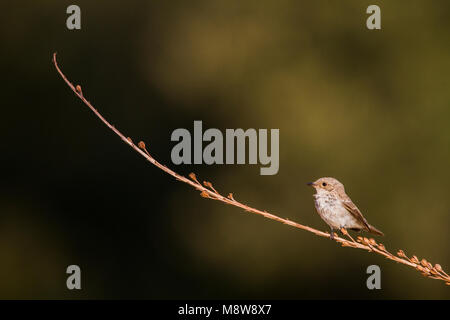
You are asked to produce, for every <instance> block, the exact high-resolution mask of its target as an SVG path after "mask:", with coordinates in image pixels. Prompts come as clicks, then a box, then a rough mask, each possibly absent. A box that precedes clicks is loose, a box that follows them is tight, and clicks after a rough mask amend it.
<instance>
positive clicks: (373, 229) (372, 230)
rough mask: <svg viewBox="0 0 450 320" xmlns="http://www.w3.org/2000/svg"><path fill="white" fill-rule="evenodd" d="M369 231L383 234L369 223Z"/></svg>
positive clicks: (378, 234) (379, 234)
mask: <svg viewBox="0 0 450 320" xmlns="http://www.w3.org/2000/svg"><path fill="white" fill-rule="evenodd" d="M368 231H369V232H370V233H373V234H376V235H377V236H384V233H383V232H381V231H380V230H378V229H377V228H375V227H374V226H372V225H370V224H369V230H368Z"/></svg>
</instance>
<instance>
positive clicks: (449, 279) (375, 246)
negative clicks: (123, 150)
mask: <svg viewBox="0 0 450 320" xmlns="http://www.w3.org/2000/svg"><path fill="white" fill-rule="evenodd" d="M53 64H54V65H55V68H56V70H57V71H58V73H59V74H60V76H61V78H62V79H63V80H64V81H65V82H66V83H67V85H68V86H69V87H70V89H72V91H73V92H74V93H75V94H76V95H77V97H78V98H80V99H81V101H83V103H84V104H85V105H86V106H88V107H89V109H91V110H92V112H94V114H95V115H96V116H97V117H98V118H99V119H100V120H101V121H102V122H103V123H104V124H105V125H106V126H107V127H108V128H110V129H111V130H112V131H113V132H114V133H115V134H116V135H118V136H119V137H120V138H121V139H122V141H123V142H125V143H126V144H128V145H129V146H130V147H131V148H133V149H134V151H136V152H137V153H139V154H140V155H141V156H143V157H144V158H145V159H146V160H147V161H149V162H150V163H151V164H153V165H155V166H156V167H158V168H159V169H161V170H162V171H164V172H166V173H168V174H169V175H171V176H172V177H174V178H175V179H177V180H178V181H181V182H184V183H186V184H188V185H190V186H191V187H193V188H195V189H197V190H198V191H200V195H201V196H202V197H204V198H208V199H212V200H217V201H220V202H223V203H226V204H229V205H232V206H235V207H238V208H241V209H243V210H245V211H247V212H251V213H254V214H257V215H261V216H263V217H264V218H267V219H271V220H275V221H278V222H281V223H283V224H287V225H290V226H292V227H294V228H297V229H302V230H305V231H308V232H311V233H314V234H315V235H317V236H319V237H324V238H330V234H329V233H327V232H323V231H320V230H317V229H314V228H311V227H308V226H305V225H302V224H300V223H297V222H294V221H291V220H289V219H284V218H281V217H279V216H276V215H274V214H271V213H269V212H267V211H262V210H259V209H256V208H253V207H250V206H248V205H246V204H244V203H242V202H239V201H236V200H235V199H234V197H233V194H232V193H230V194H229V195H228V197H225V196H223V195H222V194H220V193H219V192H217V191H216V189H214V187H213V186H212V184H211V182H207V181H204V182H203V185H202V184H201V183H200V182H199V181H198V180H197V177H196V176H195V174H194V173H191V174H189V178H190V179H188V178H186V177H184V176H182V175H179V174H178V173H176V172H175V171H173V170H171V169H169V168H168V167H166V166H164V165H162V164H161V163H159V162H158V161H156V160H155V159H154V158H153V157H152V156H151V155H150V153H149V152H148V150H147V149H146V146H145V143H144V142H142V141H140V142H139V143H138V144H137V145H136V144H135V143H134V142H133V140H132V139H131V138H129V137H126V136H125V135H123V134H122V133H121V132H120V131H119V130H117V129H116V128H115V127H114V126H113V125H111V124H110V123H109V122H108V121H107V120H106V119H105V118H103V116H102V115H101V114H100V113H99V112H98V111H97V109H95V108H94V107H93V106H92V105H91V103H90V102H89V101H88V100H87V99H86V98H85V97H84V95H83V91H82V89H81V86H80V85H77V86H74V85H73V84H72V83H71V82H70V81H69V80H68V79H67V77H66V76H65V75H64V73H63V72H62V71H61V69H60V68H59V66H58V63H57V61H56V53H54V54H53ZM344 230H345V229H344ZM344 230H342V231H343V234H344V235H345V236H347V237H349V238H350V240H347V239H345V238H341V237H339V236H337V235H336V236H334V240H335V241H336V242H338V243H340V244H341V245H342V246H343V247H350V248H356V249H363V250H367V251H369V252H374V253H377V254H379V255H382V256H384V257H385V258H387V259H389V260H392V261H395V262H398V263H402V264H404V265H407V266H410V267H412V268H415V269H416V270H417V271H419V272H420V273H422V275H424V276H426V277H428V278H431V279H437V280H442V281H445V283H446V284H447V285H450V276H449V275H448V274H447V273H446V272H445V271H444V270H442V267H441V266H440V265H439V264H435V265H432V264H431V263H429V262H428V261H427V260H425V259H422V260H420V261H419V259H418V258H417V257H416V256H412V257H411V258H408V256H406V254H405V253H404V251H403V250H399V251H398V252H397V255H394V254H392V253H390V252H389V251H387V250H386V248H385V247H384V245H383V244H382V243H377V242H376V241H375V240H374V239H372V238H370V239H368V238H366V237H357V240H356V241H355V240H354V239H353V238H352V237H351V236H350V235H349V234H348V232H347V231H344Z"/></svg>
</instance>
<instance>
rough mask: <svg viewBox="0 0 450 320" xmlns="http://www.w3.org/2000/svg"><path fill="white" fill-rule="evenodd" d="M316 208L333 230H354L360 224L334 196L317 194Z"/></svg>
mask: <svg viewBox="0 0 450 320" xmlns="http://www.w3.org/2000/svg"><path fill="white" fill-rule="evenodd" d="M314 197H315V201H314V203H315V207H316V210H317V213H318V214H319V215H320V217H321V218H322V219H323V220H324V221H325V222H326V223H327V224H328V225H329V226H331V227H332V228H334V229H339V228H341V227H346V228H352V227H357V226H359V223H358V222H357V221H356V219H355V218H354V217H353V216H352V214H351V213H349V212H348V211H347V209H346V208H345V207H344V206H343V205H342V202H341V201H340V200H339V199H338V198H337V197H336V196H334V195H332V194H326V195H321V194H315V195H314Z"/></svg>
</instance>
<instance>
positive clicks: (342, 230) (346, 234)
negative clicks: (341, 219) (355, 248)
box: [341, 227, 356, 242]
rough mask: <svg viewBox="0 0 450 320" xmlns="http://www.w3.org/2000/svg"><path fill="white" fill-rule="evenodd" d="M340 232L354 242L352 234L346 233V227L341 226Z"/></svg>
mask: <svg viewBox="0 0 450 320" xmlns="http://www.w3.org/2000/svg"><path fill="white" fill-rule="evenodd" d="M341 232H342V234H343V235H344V236H347V237H349V238H350V239H351V240H352V241H353V242H356V241H355V239H353V238H352V236H351V235H350V233H348V231H347V229H345V228H343V227H342V228H341Z"/></svg>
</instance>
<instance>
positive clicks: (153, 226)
mask: <svg viewBox="0 0 450 320" xmlns="http://www.w3.org/2000/svg"><path fill="white" fill-rule="evenodd" d="M72 3H76V4H78V5H79V6H80V7H81V10H82V29H81V30H80V31H69V30H68V29H67V28H66V26H65V21H66V18H67V14H66V8H67V6H68V5H70V4H72ZM370 4H378V5H379V6H380V7H381V15H382V29H381V30H379V31H370V30H368V29H367V28H366V26H365V21H366V18H367V16H368V15H367V14H366V13H365V11H366V8H367V6H368V5H370ZM449 12H450V3H449V2H448V1H437V0H435V1H425V0H421V1H375V2H374V1H370V2H369V1H359V0H352V1H350V0H346V1H325V0H320V1H298V0H291V1H244V2H237V1H236V2H234V1H206V0H205V1H164V2H163V1H152V2H150V1H149V2H144V1H120V2H119V1H76V2H72V1H15V2H10V3H8V4H6V3H5V4H4V5H3V8H2V10H1V14H0V15H1V19H0V36H1V57H2V59H1V62H0V68H1V69H0V70H1V75H2V80H1V88H2V90H1V106H2V115H1V119H2V121H1V127H0V134H1V137H2V148H1V156H0V164H1V168H2V174H1V178H0V297H1V298H151V299H160V298H178V299H187V298H194V299H195V298H217V299H221V298H275V299H281V298H286V299H297V298H401V299H409V298H450V287H448V286H446V285H445V284H444V283H442V282H438V281H435V280H430V279H426V278H424V277H422V276H421V275H420V273H418V272H416V271H415V270H413V269H412V268H408V267H406V266H403V265H399V264H396V263H394V262H391V261H387V260H386V259H384V258H382V257H381V256H378V255H374V254H369V253H366V252H364V251H359V250H354V249H348V248H341V247H339V246H338V245H336V244H335V243H334V242H332V241H329V240H326V239H322V238H319V237H317V236H314V235H312V234H310V233H308V232H304V231H301V230H296V229H294V228H291V227H289V226H286V225H283V224H281V223H276V222H273V221H269V220H267V219H263V218H262V217H259V216H255V215H252V214H249V213H245V212H242V211H241V210H238V209H236V208H233V207H230V206H225V205H223V204H221V203H219V202H214V201H209V200H205V199H202V198H201V197H199V196H198V193H197V192H196V191H194V190H193V189H191V188H189V187H188V186H187V185H184V184H181V183H178V182H176V181H175V180H174V179H173V178H171V177H169V176H168V175H166V174H165V173H163V172H162V171H160V170H158V169H156V168H155V167H153V166H150V165H149V164H148V163H147V162H146V161H144V159H143V158H141V157H140V156H139V155H137V154H136V153H135V152H133V151H132V150H131V149H130V148H129V147H127V146H126V145H125V144H123V143H122V142H121V141H120V140H119V139H118V138H117V137H116V136H115V135H114V134H113V133H112V132H111V131H109V130H108V129H107V128H106V127H104V126H103V125H102V124H101V123H100V122H99V121H98V119H96V118H95V117H94V116H93V114H92V113H91V112H90V111H89V110H88V109H87V108H86V107H85V106H84V105H83V104H82V103H81V102H80V101H79V100H78V99H77V98H76V97H75V96H74V94H73V93H72V92H70V91H69V89H68V87H67V86H66V85H65V84H64V83H63V82H62V80H61V79H60V78H59V76H58V75H57V73H56V72H55V70H54V68H53V66H52V64H51V56H52V53H53V52H54V51H57V52H58V58H59V62H60V65H61V67H62V68H63V70H64V71H65V72H66V74H67V75H68V77H69V78H70V79H71V80H72V81H73V82H74V83H75V84H81V85H82V87H83V92H84V94H85V96H87V98H88V99H89V100H90V101H91V102H92V103H93V104H94V105H95V106H96V107H97V108H98V109H99V110H100V111H101V112H102V113H103V114H104V116H105V117H106V118H107V119H109V120H110V121H111V122H112V123H113V124H114V125H116V126H117V127H118V128H119V129H120V130H122V131H123V132H124V133H125V134H126V135H128V136H130V137H132V138H133V139H134V140H135V141H139V140H141V139H142V140H144V141H146V143H147V145H148V147H149V150H150V151H151V153H152V154H153V155H154V156H155V157H156V158H157V159H159V160H160V161H161V162H162V163H164V164H166V165H168V166H169V167H171V168H173V169H175V170H176V171H178V172H179V173H181V174H184V175H187V174H188V173H189V172H191V171H194V172H196V173H197V176H198V177H199V178H200V179H202V180H210V181H212V182H213V183H214V186H215V187H216V188H217V189H218V190H220V191H222V192H224V193H225V194H227V193H228V192H233V194H234V196H235V198H236V199H238V200H242V201H244V202H245V203H247V204H249V205H252V206H255V207H257V208H260V209H264V210H268V211H270V212H273V213H275V214H278V215H280V216H282V217H287V218H289V219H291V220H294V221H298V222H300V223H303V224H307V225H310V226H313V227H316V228H319V229H321V230H327V226H326V225H325V223H323V222H322V221H321V220H320V218H319V217H318V216H317V214H316V213H315V210H314V207H313V199H312V197H311V195H312V190H311V189H309V188H308V187H306V186H305V183H306V182H308V181H311V180H313V179H316V178H318V177H321V176H334V177H336V178H338V179H339V180H341V181H342V182H343V183H344V184H345V185H346V190H347V192H348V194H349V195H350V196H351V197H352V199H353V200H354V202H355V203H356V204H357V205H358V206H359V208H360V209H361V211H362V212H363V213H364V214H365V216H366V218H367V219H368V220H369V222H370V223H372V224H374V225H375V226H377V227H378V228H380V229H381V230H382V231H384V232H385V234H386V236H385V237H384V238H381V239H380V241H382V242H383V243H384V244H385V245H386V247H387V248H388V249H390V250H392V251H393V252H395V251H396V250H397V249H399V248H401V249H403V250H405V251H406V253H407V254H410V255H411V254H416V255H417V256H419V258H422V257H424V258H426V259H428V260H429V261H431V262H433V263H440V264H442V266H443V267H444V268H447V271H448V270H449V268H450V252H449V248H448V243H449V240H450V233H449V224H450V217H449V208H450V197H449V194H450V168H449V160H450V148H449V145H450V125H449V124H450V123H449V121H450V90H449V88H450V80H449V79H450V77H449V74H450V41H449V36H450V14H449ZM194 120H202V121H203V125H204V128H205V129H206V128H219V129H221V130H224V129H225V128H244V129H246V128H268V129H270V128H279V129H280V170H279V173H278V174H277V175H275V176H260V175H259V165H256V166H255V165H253V166H252V165H228V166H226V165H222V166H219V165H215V166H206V165H203V166H200V165H197V166H194V165H192V166H174V165H173V164H172V163H171V161H170V151H171V149H172V147H173V145H174V143H172V142H171V141H170V135H171V132H172V131H173V130H174V129H176V128H179V127H183V128H188V129H189V130H191V131H192V130H193V121H194ZM70 264H77V265H79V266H80V267H81V270H82V288H83V289H82V290H81V291H69V290H67V289H66V286H65V281H66V276H67V275H66V274H65V270H66V267H67V266H68V265H70ZM371 264H377V265H379V266H380V267H381V271H382V290H378V291H369V290H368V289H367V288H366V284H365V282H366V278H367V275H366V273H365V270H366V268H367V266H369V265H371Z"/></svg>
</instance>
